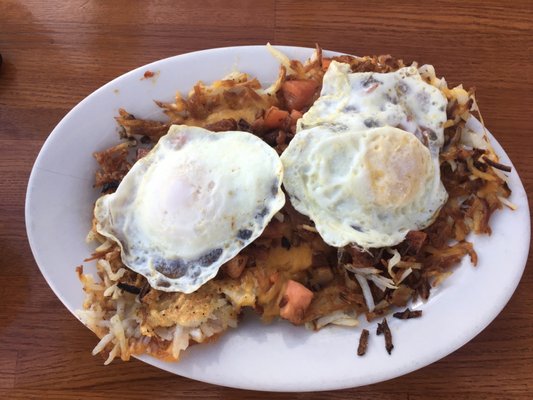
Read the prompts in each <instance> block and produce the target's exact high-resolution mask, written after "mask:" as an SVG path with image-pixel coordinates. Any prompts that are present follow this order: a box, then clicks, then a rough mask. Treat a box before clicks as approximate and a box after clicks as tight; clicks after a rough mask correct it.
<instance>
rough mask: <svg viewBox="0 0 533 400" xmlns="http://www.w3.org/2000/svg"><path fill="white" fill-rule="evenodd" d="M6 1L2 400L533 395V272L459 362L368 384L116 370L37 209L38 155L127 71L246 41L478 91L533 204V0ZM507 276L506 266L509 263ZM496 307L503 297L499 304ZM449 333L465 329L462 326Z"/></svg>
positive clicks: (0, 125) (1, 38)
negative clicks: (32, 176)
mask: <svg viewBox="0 0 533 400" xmlns="http://www.w3.org/2000/svg"><path fill="white" fill-rule="evenodd" d="M368 3H370V2H366V1H303V0H298V1H288V0H264V1H254V2H252V1H245V0H241V1H204V0H180V1H153V2H147V1H135V2H128V1H125V0H119V1H113V2H103V1H96V0H95V1H81V0H80V1H78V0H73V1H68V2H63V1H59V0H50V1H46V2H44V1H39V0H26V1H22V0H2V1H0V53H1V54H2V56H3V59H4V63H3V65H2V66H1V67H0V184H1V190H2V191H1V202H0V260H1V261H0V281H1V282H2V284H1V285H0V304H1V306H0V397H1V398H6V399H74V398H83V399H107V398H111V397H115V398H127V399H131V400H133V399H147V398H190V399H319V398H329V399H345V398H358V399H372V400H375V399H376V398H379V399H387V400H388V399H391V400H392V399H394V400H396V399H406V400H407V399H411V400H421V399H426V398H432V399H438V400H440V399H449V398H454V399H478V398H484V399H502V398H509V399H526V398H532V397H533V380H532V379H531V378H532V377H533V271H532V268H533V262H532V257H531V256H530V258H529V260H528V265H527V267H526V271H525V274H524V276H523V278H522V281H521V283H520V285H519V287H518V289H517V291H516V292H515V294H514V296H513V297H512V299H511V301H510V302H509V304H508V305H507V306H506V307H505V309H504V310H503V311H502V313H501V314H500V315H499V316H498V318H497V319H496V320H495V321H494V322H493V323H491V324H490V325H489V327H488V328H487V329H485V330H484V331H483V332H482V333H481V334H479V335H478V336H477V337H476V338H475V339H474V340H472V341H471V342H470V343H468V344H467V345H465V346H463V347H462V348H461V349H459V350H457V351H456V352H454V353H453V354H451V355H449V356H448V357H446V358H444V359H442V360H441V361H439V362H436V363H434V364H432V365H430V366H428V367H426V368H423V369H421V370H419V371H416V372H413V373H411V374H408V375H406V376H403V377H400V378H397V379H394V380H391V381H388V382H383V383H380V384H376V385H371V386H367V387H362V388H357V389H352V390H344V391H334V392H325V393H316V394H305V393H300V394H283V393H259V392H247V391H241V390H235V389H228V388H223V387H218V386H214V385H209V384H204V383H201V382H196V381H192V380H189V379H186V378H182V377H179V376H174V375H171V374H169V373H166V372H163V371H159V370H157V369H155V368H153V367H150V366H148V365H145V364H143V363H141V362H139V361H136V360H133V361H131V362H129V363H122V362H116V363H114V364H113V365H112V366H108V367H104V366H103V365H102V359H101V358H100V357H92V356H91V355H90V349H91V348H92V347H93V346H94V344H95V343H96V339H95V337H94V336H93V335H92V333H91V332H89V331H88V330H87V329H85V328H84V327H83V326H82V325H81V324H80V323H79V322H77V321H76V319H75V318H74V317H73V316H71V315H70V313H69V312H68V311H67V310H66V309H65V308H64V307H63V305H62V304H61V303H60V301H59V300H58V299H57V298H56V297H55V296H54V294H53V293H52V291H51V290H50V289H49V288H48V286H47V285H46V283H45V281H44V279H43V278H42V276H41V275H40V273H39V271H38V269H37V266H36V264H35V261H34V259H33V257H32V255H31V251H30V248H29V245H28V243H27V239H26V233H25V227H24V198H25V190H26V184H27V179H28V177H29V173H30V171H31V167H32V164H33V162H34V160H35V157H36V156H37V154H38V152H39V150H40V147H41V145H42V143H43V142H44V140H45V139H46V137H47V136H48V134H49V133H50V132H51V130H52V129H53V127H54V126H55V125H56V124H57V123H58V122H59V120H60V119H61V118H62V117H63V116H64V115H65V114H66V113H67V112H68V110H69V109H71V108H72V107H73V106H74V105H75V104H76V103H78V102H79V101H80V100H82V99H83V98H84V97H85V96H87V95H88V94H89V93H91V92H92V91H93V90H95V89H97V88H98V87H100V86H101V85H103V84H104V83H106V82H108V81H109V80H111V79H113V78H115V77H116V76H118V75H120V74H122V73H124V72H127V71H128V70H131V69H133V68H135V67H138V66H140V65H143V64H145V63H148V62H151V61H154V60H157V59H160V58H164V57H168V56H171V55H176V54H181V53H185V52H189V51H194V50H200V49H206V48H212V47H220V46H229V45H245V44H263V43H266V42H267V41H271V42H273V43H277V44H288V45H299V46H313V45H314V44H315V43H316V42H318V43H320V44H321V46H322V47H324V48H329V49H334V50H338V51H344V52H347V53H352V54H360V55H365V54H381V53H390V54H392V55H395V56H397V57H401V58H403V59H404V60H406V61H412V60H418V61H419V62H421V63H431V64H433V65H435V66H436V68H437V72H438V74H439V75H443V76H446V78H447V80H448V82H451V83H454V84H456V83H460V82H462V83H464V84H465V86H475V87H476V88H477V93H478V99H479V103H480V106H481V108H482V111H483V116H484V118H485V120H486V123H487V125H488V126H489V128H490V129H491V131H492V132H493V133H494V134H495V135H496V137H497V138H498V140H499V142H500V143H501V144H502V145H503V147H504V148H505V149H506V151H507V152H508V154H509V156H510V157H511V159H512V160H513V161H514V163H515V166H516V168H517V170H518V172H519V174H520V176H521V178H522V180H523V182H524V185H525V187H526V190H527V191H528V193H533V151H532V150H533V132H532V128H533V124H532V123H531V111H532V110H533V96H532V95H531V91H532V85H531V84H532V68H531V65H532V63H533V59H532V53H531V52H532V46H531V38H532V37H533V27H532V21H533V10H532V8H533V7H532V3H531V2H530V1H515V2H512V5H510V4H506V3H504V2H500V1H452V0H447V1H439V2H435V3H430V2H401V3H400V2H395V1H376V2H371V4H368ZM504 267H505V266H502V268H504ZM487 301H490V294H487ZM451 323H453V319H452V318H451Z"/></svg>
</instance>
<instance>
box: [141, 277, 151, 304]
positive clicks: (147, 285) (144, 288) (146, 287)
mask: <svg viewBox="0 0 533 400" xmlns="http://www.w3.org/2000/svg"><path fill="white" fill-rule="evenodd" d="M151 289H152V287H151V286H150V283H148V281H146V282H144V285H143V286H142V287H141V291H140V292H139V300H142V299H143V297H144V296H146V295H147V294H148V292H149V291H150V290H151Z"/></svg>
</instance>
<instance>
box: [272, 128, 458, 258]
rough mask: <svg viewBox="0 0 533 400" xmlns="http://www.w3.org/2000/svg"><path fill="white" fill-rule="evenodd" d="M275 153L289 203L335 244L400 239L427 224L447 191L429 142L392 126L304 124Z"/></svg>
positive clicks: (374, 243) (364, 244)
mask: <svg viewBox="0 0 533 400" xmlns="http://www.w3.org/2000/svg"><path fill="white" fill-rule="evenodd" d="M281 160H282V162H283V166H284V167H285V178H284V182H283V184H284V186H285V189H286V190H287V192H288V194H289V195H290V199H291V202H292V204H293V206H294V207H295V208H296V210H298V211H299V212H301V213H302V214H305V215H307V216H309V217H310V218H311V219H312V220H313V221H314V223H315V227H316V229H317V230H318V232H319V234H320V235H321V236H322V238H323V239H324V241H325V242H326V243H328V244H329V245H331V246H335V247H342V246H346V245H348V244H353V243H356V244H357V245H359V246H361V247H363V248H370V247H385V246H392V245H395V244H398V243H400V242H401V241H402V240H403V239H404V238H405V235H406V234H407V232H409V231H410V230H416V229H422V228H425V227H426V226H428V225H429V224H430V223H431V222H432V221H433V220H434V218H435V216H436V215H437V211H438V210H439V209H440V207H441V206H442V205H443V204H444V202H445V201H446V198H447V193H446V190H445V189H444V186H443V185H442V183H441V181H440V173H439V168H438V164H437V163H435V162H434V160H433V157H432V155H431V153H430V151H429V149H428V148H427V147H425V146H424V145H423V144H422V143H421V142H420V140H418V139H417V138H416V137H415V136H414V135H413V134H412V133H410V132H406V131H404V130H401V129H398V128H393V127H390V126H386V127H381V128H372V129H367V130H364V131H352V130H344V131H338V130H335V129H332V127H331V126H329V125H322V126H316V127H314V128H311V129H306V130H302V131H300V132H299V133H297V134H296V136H295V137H294V139H293V140H292V141H291V143H290V144H289V146H288V147H287V149H286V150H285V151H284V152H283V154H282V156H281Z"/></svg>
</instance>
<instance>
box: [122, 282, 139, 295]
mask: <svg viewBox="0 0 533 400" xmlns="http://www.w3.org/2000/svg"><path fill="white" fill-rule="evenodd" d="M117 287H118V288H119V289H122V290H124V291H125V292H128V293H131V294H139V293H141V288H138V287H137V286H133V285H128V284H127V283H122V282H119V283H117Z"/></svg>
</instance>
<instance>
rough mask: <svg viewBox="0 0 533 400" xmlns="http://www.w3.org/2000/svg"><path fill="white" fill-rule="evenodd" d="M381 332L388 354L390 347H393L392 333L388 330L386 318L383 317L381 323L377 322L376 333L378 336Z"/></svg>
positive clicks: (390, 350)
mask: <svg viewBox="0 0 533 400" xmlns="http://www.w3.org/2000/svg"><path fill="white" fill-rule="evenodd" d="M382 333H383V335H384V336H385V349H387V353H389V355H390V354H391V352H392V349H394V345H393V344H392V333H391V331H390V328H389V324H388V323H387V318H383V322H382V323H381V324H380V323H379V322H378V327H377V329H376V335H378V336H379V335H381V334H382Z"/></svg>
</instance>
